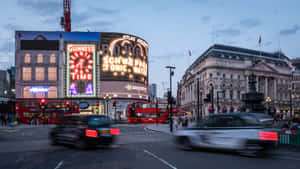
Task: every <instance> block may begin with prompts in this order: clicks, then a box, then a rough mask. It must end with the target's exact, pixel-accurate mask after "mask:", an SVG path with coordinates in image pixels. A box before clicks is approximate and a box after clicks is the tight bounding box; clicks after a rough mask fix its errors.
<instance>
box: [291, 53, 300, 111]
mask: <svg viewBox="0 0 300 169" xmlns="http://www.w3.org/2000/svg"><path fill="white" fill-rule="evenodd" d="M291 62H292V64H293V66H294V71H293V72H292V75H293V81H292V92H291V94H292V97H291V98H292V105H293V110H294V113H295V114H298V116H300V59H299V58H296V59H292V60H291Z"/></svg>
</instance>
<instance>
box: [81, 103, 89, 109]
mask: <svg viewBox="0 0 300 169" xmlns="http://www.w3.org/2000/svg"><path fill="white" fill-rule="evenodd" d="M89 106H90V104H89V103H88V102H79V107H80V109H87V108H88V107H89Z"/></svg>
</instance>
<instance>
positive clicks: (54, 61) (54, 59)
mask: <svg viewBox="0 0 300 169" xmlns="http://www.w3.org/2000/svg"><path fill="white" fill-rule="evenodd" d="M50 63H56V56H55V54H51V55H50Z"/></svg>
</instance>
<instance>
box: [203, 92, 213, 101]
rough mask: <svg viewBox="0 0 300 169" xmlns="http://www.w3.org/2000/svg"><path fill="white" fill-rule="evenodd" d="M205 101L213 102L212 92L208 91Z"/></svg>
mask: <svg viewBox="0 0 300 169" xmlns="http://www.w3.org/2000/svg"><path fill="white" fill-rule="evenodd" d="M204 101H205V102H211V94H210V93H208V94H207V95H206V98H205V99H204Z"/></svg>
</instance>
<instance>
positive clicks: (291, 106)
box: [289, 88, 293, 116]
mask: <svg viewBox="0 0 300 169" xmlns="http://www.w3.org/2000/svg"><path fill="white" fill-rule="evenodd" d="M289 91H290V114H289V116H290V115H291V114H292V110H293V100H292V99H293V98H292V88H289Z"/></svg>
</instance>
